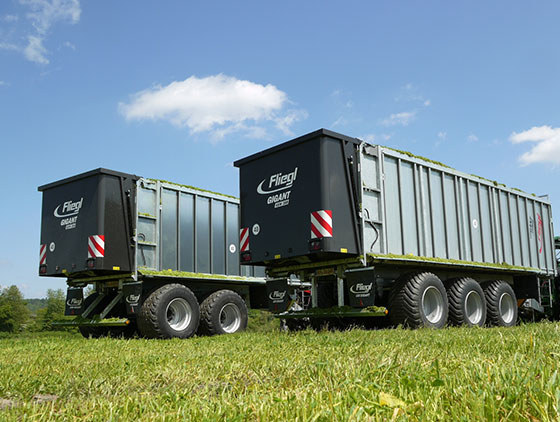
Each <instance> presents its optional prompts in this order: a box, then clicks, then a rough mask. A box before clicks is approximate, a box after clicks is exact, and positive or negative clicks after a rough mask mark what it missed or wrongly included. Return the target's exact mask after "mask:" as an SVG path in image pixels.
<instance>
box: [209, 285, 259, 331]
mask: <svg viewBox="0 0 560 422" xmlns="http://www.w3.org/2000/svg"><path fill="white" fill-rule="evenodd" d="M226 305H228V308H229V312H230V315H232V314H231V312H233V313H234V314H235V316H234V319H235V322H234V326H233V327H231V330H233V331H231V330H230V329H228V328H227V327H226V326H225V325H224V323H225V321H224V320H222V318H223V317H225V314H224V313H223V312H222V311H223V310H224V307H226ZM248 317H249V314H248V311H247V305H246V304H245V301H244V300H243V299H242V298H241V296H239V295H238V294H237V293H235V292H234V291H231V290H218V291H217V292H214V293H212V294H211V295H210V296H208V297H207V298H206V299H205V300H204V301H203V302H202V304H201V305H200V329H199V332H200V333H201V334H205V335H210V336H213V335H218V334H233V333H238V332H240V331H243V330H245V328H247V321H248Z"/></svg>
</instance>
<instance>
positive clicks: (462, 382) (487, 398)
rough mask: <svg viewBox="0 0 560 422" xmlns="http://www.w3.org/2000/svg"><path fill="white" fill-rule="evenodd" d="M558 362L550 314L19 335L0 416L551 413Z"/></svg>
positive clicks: (317, 417) (8, 357) (9, 355)
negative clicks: (162, 333)
mask: <svg viewBox="0 0 560 422" xmlns="http://www.w3.org/2000/svg"><path fill="white" fill-rule="evenodd" d="M559 358H560V324H558V323H538V324H527V325H522V326H519V327H516V328H509V329H499V328H493V329H466V328H447V329H443V330H438V331H434V330H417V331H410V330H403V329H393V330H370V331H365V330H352V331H346V332H320V333H316V332H314V331H303V332H299V333H282V332H264V333H259V332H247V333H242V334H236V335H231V336H219V337H198V338H193V339H190V340H186V341H181V340H168V341H159V340H142V339H134V340H118V339H98V340H86V339H83V338H81V337H79V336H78V335H73V334H39V335H20V336H16V337H6V338H3V339H0V399H2V400H0V402H1V403H3V406H4V409H2V410H0V420H18V421H20V420H23V421H25V420H43V421H47V420H48V421H51V420H65V421H72V420H76V421H78V420H80V421H82V420H84V421H124V420H162V421H174V420H207V421H216V420H227V421H245V420H249V421H285V420H299V421H347V420H349V421H364V420H426V421H432V420H449V421H461V420H477V421H478V420H513V421H515V420H519V421H527V420H529V421H531V420H533V421H547V420H558V419H559V418H560V416H559V413H558V412H559V408H560V379H559V377H558V368H559V365H558V362H559ZM37 395H51V397H49V396H44V397H43V399H42V401H43V403H40V401H41V400H39V402H38V401H37ZM34 397H35V399H34Z"/></svg>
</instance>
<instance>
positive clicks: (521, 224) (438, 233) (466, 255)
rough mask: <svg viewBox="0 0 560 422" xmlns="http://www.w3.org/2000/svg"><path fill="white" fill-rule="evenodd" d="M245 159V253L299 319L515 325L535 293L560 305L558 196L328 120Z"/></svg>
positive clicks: (288, 313)
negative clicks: (334, 126)
mask: <svg viewBox="0 0 560 422" xmlns="http://www.w3.org/2000/svg"><path fill="white" fill-rule="evenodd" d="M235 165H236V166H238V167H239V168H240V192H241V232H242V234H243V233H245V234H246V236H245V237H244V240H245V242H244V243H243V244H242V246H241V247H242V250H241V260H242V262H243V263H245V264H250V265H262V266H264V267H265V268H266V269H267V272H268V275H269V279H270V283H269V292H270V293H271V295H272V296H271V297H280V296H281V293H282V292H284V291H285V292H286V294H287V295H288V296H291V298H292V300H284V301H282V302H281V301H279V300H276V302H274V301H273V300H270V307H271V309H273V310H275V311H277V312H281V313H282V315H283V316H284V317H286V318H304V317H305V318H312V319H313V318H318V317H319V316H321V317H327V316H329V315H330V316H341V315H343V314H344V315H347V316H353V317H364V316H372V315H382V314H386V313H388V314H389V315H390V316H391V318H392V320H393V321H394V322H395V323H403V324H408V325H411V326H424V325H425V326H434V327H440V326H443V325H444V324H445V323H446V322H447V320H448V316H449V320H450V321H451V322H455V323H465V324H468V325H483V324H486V323H490V324H498V325H513V324H515V323H516V319H517V312H518V306H519V305H520V304H521V303H522V302H526V301H527V302H528V303H532V304H534V305H535V306H537V307H540V309H541V310H545V309H544V307H546V308H547V309H546V310H550V309H551V308H552V302H553V296H554V294H555V287H554V286H555V283H554V281H555V277H556V275H557V262H556V255H555V245H554V235H553V227H552V212H551V207H550V202H549V201H548V199H547V198H546V197H537V196H535V195H532V194H527V193H524V192H522V191H520V190H517V189H511V188H507V187H506V186H504V185H502V184H499V183H498V182H493V181H490V180H487V179H484V178H482V177H478V176H474V175H469V174H466V173H463V172H460V171H457V170H455V169H453V168H450V167H448V166H445V165H443V164H441V163H438V162H435V161H433V160H429V159H426V158H422V157H417V156H414V155H413V154H410V153H407V152H402V151H397V150H395V149H392V148H388V147H384V146H380V145H371V144H368V143H366V142H364V141H361V140H359V139H357V138H351V137H348V136H344V135H341V134H338V133H335V132H331V131H328V130H324V129H321V130H319V131H316V132H313V133H310V134H307V135H305V136H302V137H299V138H296V139H294V140H292V141H289V142H286V143H283V144H280V145H278V146H276V147H273V148H270V149H267V150H265V151H262V152H260V153H257V154H254V155H252V156H250V157H247V158H244V159H242V160H239V161H237V162H236V163H235ZM293 275H295V276H297V277H298V278H299V279H300V280H302V281H305V282H308V283H309V284H310V285H311V289H310V290H311V291H310V298H309V301H308V303H307V304H305V303H304V304H303V305H302V303H299V304H298V303H296V304H294V300H296V299H298V300H297V301H299V302H302V301H301V297H303V296H305V294H304V293H302V292H298V291H296V290H295V289H292V288H290V287H289V283H288V282H287V279H288V277H290V276H293ZM282 280H284V281H282ZM270 286H274V287H270ZM297 301H296V302H297ZM302 308H303V309H302Z"/></svg>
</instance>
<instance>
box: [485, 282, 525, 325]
mask: <svg viewBox="0 0 560 422" xmlns="http://www.w3.org/2000/svg"><path fill="white" fill-rule="evenodd" d="M504 295H505V297H504ZM507 295H509V296H510V298H509V299H507ZM484 296H485V297H486V307H487V309H488V311H487V314H486V324H487V325H489V326H497V327H513V326H514V325H516V324H517V298H516V297H515V292H514V291H513V289H512V287H511V286H510V285H509V284H508V283H506V282H505V281H503V280H494V281H490V282H488V283H486V284H485V285H484ZM504 300H511V302H510V304H511V305H512V306H511V308H510V310H511V312H507V313H506V315H505V317H504V311H505V310H504V309H502V306H500V303H502V304H504V302H503V301H504Z"/></svg>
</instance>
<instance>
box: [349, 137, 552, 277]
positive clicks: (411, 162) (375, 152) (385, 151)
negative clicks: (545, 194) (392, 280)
mask: <svg viewBox="0 0 560 422" xmlns="http://www.w3.org/2000/svg"><path fill="white" fill-rule="evenodd" d="M359 157H360V174H361V183H360V186H361V203H362V223H363V224H362V227H363V230H364V233H363V235H364V236H363V239H364V251H365V253H366V254H373V255H387V256H398V257H399V259H407V258H406V257H407V256H409V257H410V256H413V257H422V258H423V257H425V258H436V259H440V260H445V261H447V262H449V263H453V262H458V261H461V262H463V263H465V262H468V263H472V264H473V265H480V266H492V265H502V264H508V265H511V266H515V267H521V269H527V270H528V271H532V272H536V273H539V274H541V275H545V276H552V275H556V272H557V268H556V259H555V251H554V235H553V233H554V231H553V227H552V215H551V207H550V202H549V201H548V200H547V199H546V198H542V197H537V196H534V195H531V194H527V193H524V192H521V191H518V190H515V189H510V188H507V187H505V186H503V185H500V184H498V183H496V182H492V181H489V180H486V179H483V178H480V177H477V176H473V175H468V174H466V173H462V172H459V171H457V170H454V169H452V168H449V167H445V166H443V165H439V164H437V163H432V162H429V161H425V160H423V159H420V158H416V157H411V156H409V155H406V154H403V153H400V152H397V151H395V150H392V149H390V148H386V147H382V146H372V145H369V144H366V143H363V144H361V145H360V154H359Z"/></svg>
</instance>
